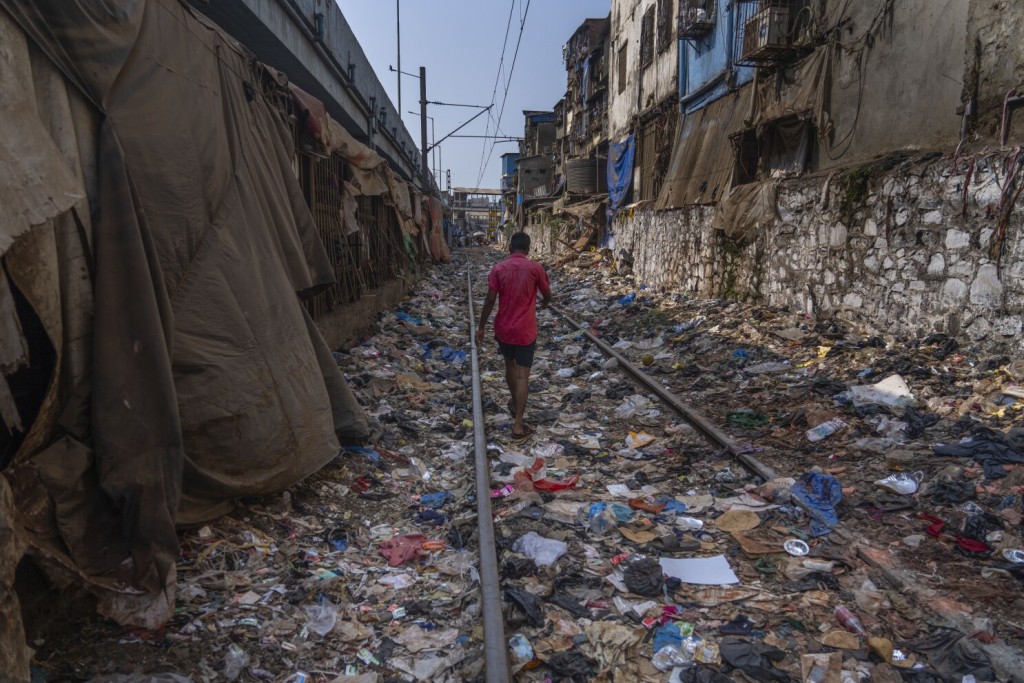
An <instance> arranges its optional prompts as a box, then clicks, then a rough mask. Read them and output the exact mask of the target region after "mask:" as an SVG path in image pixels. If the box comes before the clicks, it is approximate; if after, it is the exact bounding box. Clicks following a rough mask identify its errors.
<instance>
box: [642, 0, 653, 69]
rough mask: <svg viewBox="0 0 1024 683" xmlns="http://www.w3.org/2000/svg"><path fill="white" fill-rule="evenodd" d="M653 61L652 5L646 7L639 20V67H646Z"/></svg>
mask: <svg viewBox="0 0 1024 683" xmlns="http://www.w3.org/2000/svg"><path fill="white" fill-rule="evenodd" d="M653 61H654V5H651V6H650V7H648V8H647V11H646V12H644V18H643V19H642V20H641V22H640V68H641V69H646V68H647V67H649V66H650V65H651V62H653Z"/></svg>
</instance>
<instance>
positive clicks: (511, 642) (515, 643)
mask: <svg viewBox="0 0 1024 683" xmlns="http://www.w3.org/2000/svg"><path fill="white" fill-rule="evenodd" d="M508 646H509V648H510V649H511V650H512V657H513V659H514V660H515V663H516V664H524V663H526V662H529V661H531V660H532V659H533V645H531V644H530V641H529V640H528V639H527V638H526V636H524V635H523V634H522V633H516V634H515V635H513V636H512V637H511V638H509V639H508Z"/></svg>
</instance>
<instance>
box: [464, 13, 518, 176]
mask: <svg viewBox="0 0 1024 683" xmlns="http://www.w3.org/2000/svg"><path fill="white" fill-rule="evenodd" d="M530 2H531V0H526V8H525V9H524V10H523V15H522V19H520V21H519V37H518V38H516V50H515V52H514V53H513V55H512V65H511V66H510V67H509V69H508V79H507V80H506V81H505V92H504V94H503V95H502V97H501V108H500V109H499V110H498V120H497V122H496V123H495V125H494V128H495V132H499V131H500V130H501V119H502V116H504V114H505V103H506V102H508V89H509V86H511V85H512V76H514V75H515V71H516V60H517V59H518V57H519V45H520V44H521V43H522V42H523V29H524V28H525V27H526V17H527V16H528V15H529V14H530ZM485 144H486V143H485ZM496 144H497V143H496V142H492V143H491V148H490V150H488V152H487V161H485V162H484V164H483V167H482V168H481V169H480V174H479V175H478V176H477V179H476V186H477V187H480V183H481V181H482V180H483V178H484V171H485V170H486V168H487V164H489V163H490V161H491V156H492V155H493V154H494V146H495V145H496Z"/></svg>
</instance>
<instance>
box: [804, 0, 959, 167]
mask: <svg viewBox="0 0 1024 683" xmlns="http://www.w3.org/2000/svg"><path fill="white" fill-rule="evenodd" d="M831 4H832V7H833V8H836V9H842V8H847V7H848V8H847V9H846V13H845V15H844V18H846V19H848V20H849V23H848V24H847V26H848V28H849V30H850V31H851V33H849V34H845V35H848V36H849V40H851V41H853V43H854V45H857V46H859V45H862V44H863V45H864V47H863V49H861V48H860V47H858V48H857V49H855V50H852V51H847V50H837V51H836V53H835V55H836V57H835V61H834V63H833V65H832V78H833V80H832V88H831V103H830V107H829V110H830V112H831V114H832V122H833V125H834V127H835V131H834V133H833V135H832V143H831V145H828V147H829V149H827V150H826V149H823V150H822V152H821V154H820V155H819V159H820V168H829V167H836V166H843V165H847V164H850V163H855V162H859V161H865V160H868V159H872V158H874V157H875V156H876V155H879V154H885V153H888V152H891V151H894V150H898V149H903V150H910V151H917V150H931V149H953V148H954V147H956V143H957V140H958V139H959V132H960V118H961V117H960V114H958V109H959V107H960V96H961V93H962V90H963V83H964V58H963V53H962V46H964V45H965V44H966V42H967V17H968V8H969V5H970V0H901V1H900V2H894V3H893V5H892V13H891V14H890V15H882V17H881V18H880V19H879V20H878V22H877V24H876V26H877V28H876V30H875V33H874V34H873V35H874V38H873V39H871V40H870V41H868V40H866V39H865V38H862V36H864V35H865V32H866V31H868V30H869V29H870V28H871V26H872V21H873V20H875V17H876V16H877V14H878V3H875V2H870V3H869V2H860V3H858V2H854V3H851V4H849V5H848V6H847V5H846V4H845V3H831ZM832 19H833V20H834V21H835V20H838V14H836V15H835V16H833V17H832ZM844 33H845V32H844ZM845 41H846V38H844V42H845Z"/></svg>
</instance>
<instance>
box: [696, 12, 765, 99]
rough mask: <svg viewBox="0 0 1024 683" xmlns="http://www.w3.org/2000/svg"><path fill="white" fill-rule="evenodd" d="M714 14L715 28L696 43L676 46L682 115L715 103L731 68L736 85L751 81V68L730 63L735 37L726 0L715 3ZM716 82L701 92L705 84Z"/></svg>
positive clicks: (722, 90)
mask: <svg viewBox="0 0 1024 683" xmlns="http://www.w3.org/2000/svg"><path fill="white" fill-rule="evenodd" d="M717 2H718V13H717V16H716V19H715V28H714V29H712V31H711V32H710V33H709V34H708V35H707V36H705V37H704V38H701V39H699V40H692V39H691V40H681V41H679V42H680V46H679V48H680V49H679V74H680V78H679V96H680V99H681V101H682V102H683V110H684V111H685V112H686V113H689V112H692V111H696V110H697V109H700V108H701V107H703V106H704V105H706V104H708V103H709V102H713V101H715V100H717V99H718V98H719V97H721V96H723V95H725V94H726V93H727V92H728V86H727V85H726V80H727V79H725V78H724V76H725V73H726V72H727V71H728V70H730V69H732V70H734V71H735V73H736V80H735V82H736V85H737V86H740V85H743V84H744V83H749V82H750V81H751V80H753V78H754V69H753V68H752V67H748V66H740V67H737V66H735V65H734V64H733V61H734V59H735V57H734V55H733V36H734V35H735V34H736V26H735V23H736V14H737V13H736V10H734V9H731V8H730V4H732V3H731V2H730V0H717ZM715 80H717V81H718V83H717V84H716V85H715V86H713V87H710V88H708V89H707V91H706V92H701V90H702V88H704V87H705V86H706V85H707V84H708V83H711V82H712V81H715Z"/></svg>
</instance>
